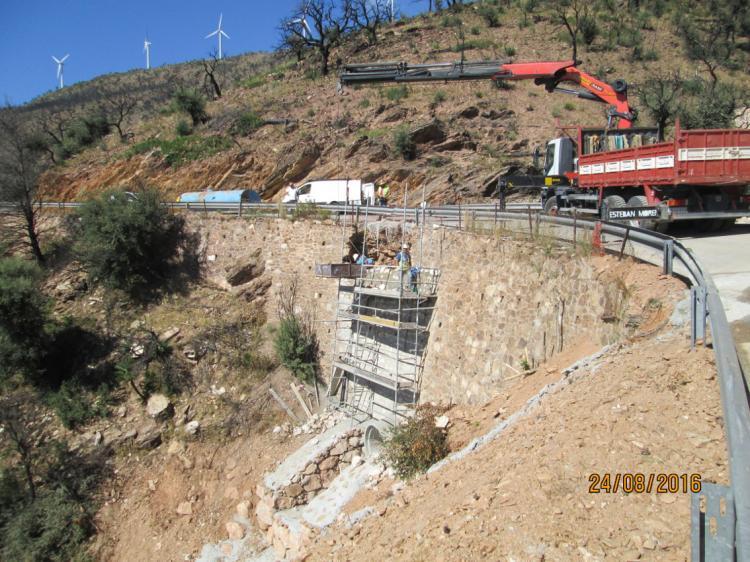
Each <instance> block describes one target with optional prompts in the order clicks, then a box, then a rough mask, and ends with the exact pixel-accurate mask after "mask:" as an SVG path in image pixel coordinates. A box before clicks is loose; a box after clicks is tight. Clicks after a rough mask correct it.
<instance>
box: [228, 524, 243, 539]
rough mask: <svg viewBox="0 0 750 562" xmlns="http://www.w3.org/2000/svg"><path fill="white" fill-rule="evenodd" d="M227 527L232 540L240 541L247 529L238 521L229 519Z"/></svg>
mask: <svg viewBox="0 0 750 562" xmlns="http://www.w3.org/2000/svg"><path fill="white" fill-rule="evenodd" d="M225 528H226V530H227V535H228V536H229V538H230V540H233V541H238V540H241V539H242V538H243V537H244V536H245V529H244V528H243V527H242V525H240V524H239V523H237V522H236V521H229V522H228V523H227V524H226V525H225Z"/></svg>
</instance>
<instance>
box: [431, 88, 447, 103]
mask: <svg viewBox="0 0 750 562" xmlns="http://www.w3.org/2000/svg"><path fill="white" fill-rule="evenodd" d="M445 98H446V95H445V92H444V91H443V90H438V91H436V92H435V95H434V96H433V97H432V103H434V104H435V105H437V104H439V103H443V102H444V101H445Z"/></svg>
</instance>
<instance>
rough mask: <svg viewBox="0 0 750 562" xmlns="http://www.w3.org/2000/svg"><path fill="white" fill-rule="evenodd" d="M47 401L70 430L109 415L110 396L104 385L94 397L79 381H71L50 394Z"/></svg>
mask: <svg viewBox="0 0 750 562" xmlns="http://www.w3.org/2000/svg"><path fill="white" fill-rule="evenodd" d="M46 399H47V400H46V401H47V404H48V405H49V406H50V407H51V408H52V409H53V410H55V412H56V413H57V415H58V417H59V418H60V421H61V422H62V424H63V425H64V426H65V427H66V428H68V429H73V428H75V427H77V426H79V425H83V424H85V423H86V422H88V421H90V420H92V419H94V418H104V417H106V416H107V414H108V413H109V403H110V396H109V387H107V386H106V385H102V386H101V387H100V388H99V390H98V392H97V393H96V395H93V394H92V393H91V392H89V391H88V390H87V389H86V388H85V387H84V386H83V385H82V384H81V383H80V382H79V381H78V380H76V379H69V380H66V381H64V382H63V383H62V384H61V385H60V388H59V389H58V390H57V391H55V392H50V393H48V394H47V397H46Z"/></svg>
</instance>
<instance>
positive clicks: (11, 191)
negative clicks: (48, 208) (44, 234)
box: [0, 108, 44, 264]
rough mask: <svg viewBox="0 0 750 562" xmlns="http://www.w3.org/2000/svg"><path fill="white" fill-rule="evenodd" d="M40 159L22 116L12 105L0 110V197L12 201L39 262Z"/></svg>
mask: <svg viewBox="0 0 750 562" xmlns="http://www.w3.org/2000/svg"><path fill="white" fill-rule="evenodd" d="M41 160H42V159H41V158H40V153H39V151H38V150H36V149H35V148H34V144H33V137H32V134H31V131H30V130H29V125H28V124H26V123H24V120H23V116H22V115H20V114H19V113H18V112H17V110H15V109H12V108H6V109H3V110H2V111H0V201H7V202H12V203H14V204H15V205H16V207H17V210H18V212H19V214H20V215H21V217H22V229H23V232H24V233H25V238H26V241H27V242H28V245H29V247H30V249H31V254H32V255H33V256H34V259H35V260H36V261H37V263H39V264H43V263H44V255H43V254H42V250H41V247H40V245H39V213H40V212H41V205H39V202H38V201H36V199H37V182H38V179H39V175H40V174H41V172H42V170H43V165H42V163H41Z"/></svg>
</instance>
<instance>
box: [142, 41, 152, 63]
mask: <svg viewBox="0 0 750 562" xmlns="http://www.w3.org/2000/svg"><path fill="white" fill-rule="evenodd" d="M143 52H144V53H146V70H148V69H150V68H151V41H149V40H148V36H146V39H145V40H144V41H143Z"/></svg>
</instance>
